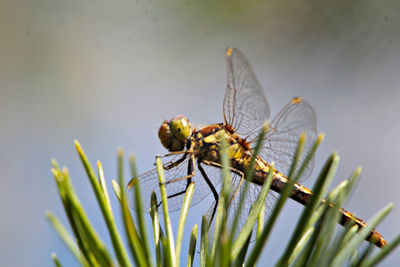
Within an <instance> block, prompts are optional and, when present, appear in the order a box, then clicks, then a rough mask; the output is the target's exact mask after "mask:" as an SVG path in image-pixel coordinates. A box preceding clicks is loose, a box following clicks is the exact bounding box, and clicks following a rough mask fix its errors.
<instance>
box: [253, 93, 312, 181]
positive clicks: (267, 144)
mask: <svg viewBox="0 0 400 267" xmlns="http://www.w3.org/2000/svg"><path fill="white" fill-rule="evenodd" d="M302 132H304V133H306V137H307V138H306V143H305V147H304V152H303V154H302V156H301V159H300V162H299V166H300V165H301V164H302V163H303V162H304V160H305V157H306V155H307V154H308V152H309V151H310V149H311V147H312V145H313V144H314V142H315V140H316V138H317V118H316V115H315V112H314V110H313V108H312V107H311V106H310V105H309V104H308V103H307V102H305V101H304V100H302V99H301V98H298V97H296V98H293V99H292V100H291V101H290V102H289V104H287V105H286V106H285V107H284V108H283V109H282V110H281V112H279V114H278V115H277V116H276V117H275V118H274V119H273V120H272V121H271V124H270V127H269V130H268V132H267V134H266V137H265V140H264V143H263V147H262V149H261V152H260V156H261V157H262V158H263V159H264V160H266V161H268V162H272V161H274V162H275V168H276V169H277V170H278V171H280V172H281V173H283V174H285V175H288V172H289V169H290V165H291V163H292V161H293V157H294V154H295V153H296V148H297V144H298V140H299V136H300V134H301V133H302ZM313 167H314V159H312V160H311V162H310V164H309V165H308V166H307V168H306V169H305V171H304V173H303V175H302V177H301V179H303V180H304V179H305V178H307V177H308V176H310V174H311V172H312V170H313Z"/></svg>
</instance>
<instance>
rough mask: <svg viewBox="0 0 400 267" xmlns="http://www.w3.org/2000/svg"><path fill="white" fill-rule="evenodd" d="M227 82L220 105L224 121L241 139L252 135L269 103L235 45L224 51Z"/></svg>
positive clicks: (257, 128) (267, 109) (258, 130)
mask: <svg viewBox="0 0 400 267" xmlns="http://www.w3.org/2000/svg"><path fill="white" fill-rule="evenodd" d="M226 59H227V67H228V84H227V88H226V91H225V98H224V104H223V112H224V120H225V124H228V125H230V126H232V127H233V129H234V130H235V131H236V132H237V133H239V134H240V135H241V136H242V137H243V138H248V139H253V138H254V137H256V136H257V135H258V134H259V132H260V129H261V127H262V125H263V123H264V121H265V120H267V118H268V116H269V105H268V102H267V99H266V98H265V95H264V92H263V90H262V88H261V86H260V84H259V82H258V81H257V78H256V76H255V75H254V73H253V70H252V69H251V67H250V64H249V62H248V61H247V59H246V58H245V56H244V55H243V54H242V52H240V51H239V50H238V49H236V48H231V47H228V48H227V50H226Z"/></svg>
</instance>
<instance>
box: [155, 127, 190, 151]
mask: <svg viewBox="0 0 400 267" xmlns="http://www.w3.org/2000/svg"><path fill="white" fill-rule="evenodd" d="M158 137H159V138H160V141H161V144H162V145H163V146H164V147H165V148H166V149H168V150H169V151H180V150H183V148H184V146H185V141H182V140H179V139H178V138H177V137H176V136H175V135H174V133H173V132H172V131H171V128H170V127H169V123H168V121H164V122H163V123H162V125H161V127H160V129H159V130H158Z"/></svg>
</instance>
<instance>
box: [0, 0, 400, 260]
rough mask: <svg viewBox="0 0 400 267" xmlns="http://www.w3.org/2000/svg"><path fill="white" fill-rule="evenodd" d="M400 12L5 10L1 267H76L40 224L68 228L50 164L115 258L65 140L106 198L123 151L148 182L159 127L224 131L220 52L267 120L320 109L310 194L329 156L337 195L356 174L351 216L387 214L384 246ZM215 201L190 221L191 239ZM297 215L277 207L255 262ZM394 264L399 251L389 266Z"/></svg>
mask: <svg viewBox="0 0 400 267" xmlns="http://www.w3.org/2000/svg"><path fill="white" fill-rule="evenodd" d="M399 12H400V3H399V2H398V1H389V0H384V1H369V0H367V1H365V0H364V1H344V0H339V1H211V0H208V1H156V0H153V1H117V2H116V1H76V0H75V1H58V0H56V1H54V0H37V1H24V0H21V1H12V0H5V1H1V3H0V125H1V126H0V127H1V128H0V211H1V219H0V265H1V266H52V265H53V264H52V261H51V258H50V254H51V252H56V253H57V255H58V256H59V258H60V260H61V262H62V263H63V264H64V266H76V265H77V263H76V261H75V260H74V258H73V257H72V255H71V254H70V253H69V251H68V250H67V248H66V246H65V245H64V244H63V243H62V242H61V240H60V239H59V238H58V236H57V235H56V234H55V232H54V231H53V229H52V228H51V227H50V225H49V224H48V223H47V221H46V220H45V218H44V215H43V214H44V211H45V210H52V211H53V212H55V213H56V214H57V216H59V217H60V218H61V219H62V220H63V221H64V222H65V223H66V222H67V220H66V217H65V215H64V213H63V208H62V206H61V203H60V199H59V196H58V195H57V190H56V186H55V182H54V180H53V177H52V175H51V173H50V159H51V158H53V157H55V158H57V160H58V161H59V163H60V164H62V165H66V166H68V168H69V170H70V172H71V175H72V178H73V183H74V185H75V187H76V190H77V193H78V195H79V196H80V198H81V200H82V202H83V204H84V206H85V209H86V211H87V212H88V213H89V216H90V219H91V221H92V222H93V224H94V225H95V226H96V227H97V229H98V231H99V233H100V234H101V235H102V236H103V237H104V239H105V241H106V242H107V243H108V244H109V245H110V240H109V237H108V235H107V233H106V230H105V224H104V221H103V219H102V217H101V214H100V211H99V208H98V207H97V204H96V202H95V198H94V197H93V194H92V189H91V187H90V186H89V182H88V180H87V178H86V176H85V174H84V170H83V167H82V166H81V164H80V161H79V158H78V156H77V154H76V152H75V150H74V146H73V140H74V139H78V140H79V141H80V142H81V144H82V146H83V148H84V149H85V151H86V153H87V155H88V156H89V158H90V160H91V162H92V163H93V164H94V163H95V162H96V160H100V161H101V162H102V163H103V164H104V168H105V174H106V178H107V181H108V185H109V190H111V179H115V178H116V150H117V147H118V146H121V147H123V148H124V149H125V151H126V152H134V153H135V154H136V156H137V161H138V162H137V163H138V168H139V171H140V172H144V171H146V170H148V169H150V168H152V166H153V163H154V156H155V155H157V154H163V153H165V152H166V151H165V150H164V149H163V147H162V146H161V144H160V143H159V140H158V137H157V129H158V127H159V125H160V123H161V122H162V120H163V119H170V118H171V117H172V116H174V115H176V114H185V115H187V116H188V118H189V119H190V120H191V121H192V123H195V124H205V123H213V122H222V119H223V117H222V101H223V96H224V90H225V86H226V85H225V84H226V67H225V55H224V49H225V47H226V46H227V45H232V46H235V47H238V48H240V49H241V50H242V51H243V52H244V53H245V55H246V56H247V58H248V59H249V61H250V62H251V65H252V67H253V69H254V71H255V73H256V75H257V77H258V79H259V81H260V83H261V85H262V86H263V88H264V91H265V94H266V95H267V98H268V100H269V103H270V105H271V114H272V116H274V114H277V113H278V112H279V110H280V109H281V108H282V107H283V106H284V105H285V104H286V103H287V102H288V101H289V100H290V99H291V97H293V96H302V97H303V98H304V99H306V100H308V102H310V103H311V105H312V106H313V107H314V109H315V111H316V113H317V117H318V127H319V131H322V132H324V133H325V134H326V138H325V141H324V142H323V144H322V146H321V149H320V150H319V151H318V154H317V161H316V164H315V172H314V174H313V175H312V176H311V178H310V179H308V180H307V181H306V183H305V185H308V186H310V185H312V183H313V181H314V180H315V176H316V174H317V171H318V170H319V169H320V168H321V167H322V164H323V163H324V161H325V160H326V158H327V157H328V156H329V154H330V153H331V152H332V151H335V150H336V151H338V153H339V155H340V156H341V164H340V167H339V170H338V173H337V178H336V180H335V182H334V184H335V185H336V184H338V183H339V182H341V181H342V180H343V179H345V178H347V177H348V176H349V175H350V174H351V172H352V171H353V170H354V169H355V168H356V167H357V166H359V165H362V166H363V175H362V178H361V179H360V181H359V183H358V186H357V188H356V190H355V191H354V193H353V194H352V197H351V199H350V201H349V202H348V203H347V204H346V208H347V209H348V210H350V211H352V212H354V213H355V214H356V215H358V216H360V217H361V218H364V219H368V218H370V217H371V216H372V215H373V214H374V213H375V212H376V211H378V210H379V209H380V208H382V207H383V206H384V205H386V204H388V203H389V202H394V204H395V208H394V210H393V211H392V212H391V213H390V214H389V216H388V217H387V218H386V220H385V221H384V222H383V223H382V224H381V225H379V227H378V230H379V232H381V233H382V234H383V236H384V237H385V238H387V239H388V240H391V239H392V238H393V237H394V236H395V235H396V234H398V233H399V232H400V228H399V225H400V215H399V214H400V213H399V210H400V209H399V205H400V194H399V193H398V192H399V186H400V180H399V177H398V176H399V173H400V164H399V162H398V161H399V158H400V157H399V156H400V154H399V153H400V152H399V151H400V141H399V140H398V139H397V138H399V134H400V119H399V117H398V115H399V114H400V107H399V105H400V89H399V84H400V75H399V69H400V27H399V25H400V16H399ZM112 199H113V205H114V210H115V211H117V212H118V205H117V202H116V200H115V198H114V197H112ZM210 201H211V200H210V199H208V200H205V201H203V202H202V203H200V204H198V205H196V206H195V207H193V208H192V209H191V210H190V213H189V214H190V215H189V220H188V221H187V224H186V225H187V228H186V230H187V231H186V232H187V233H186V235H185V237H184V238H185V240H189V234H188V232H190V229H191V228H192V226H193V225H194V224H196V223H197V224H200V223H201V214H202V213H204V210H206V209H207V208H208V206H209V205H210ZM301 211H302V206H300V205H299V204H297V203H294V202H292V201H290V203H288V204H287V205H286V207H285V209H284V212H283V213H282V215H281V216H280V218H279V221H278V223H279V225H278V227H277V228H275V229H274V231H273V235H272V236H271V239H270V240H269V243H268V244H267V247H266V250H265V252H264V254H263V258H262V261H264V262H266V263H267V265H268V263H271V264H272V263H274V262H275V261H276V259H277V257H278V256H279V254H280V252H281V251H282V249H283V248H284V246H285V243H286V241H287V239H288V238H289V236H290V234H291V233H292V231H293V228H294V226H295V223H296V221H297V219H298V217H299V214H300V212H301ZM117 214H119V213H117ZM178 216H179V213H174V214H173V220H174V221H173V222H176V221H177V220H178ZM338 227H339V226H338ZM121 232H122V228H121ZM185 248H186V246H185V245H184V248H183V249H185ZM182 254H183V255H185V254H186V252H185V251H182ZM196 257H197V258H195V261H197V264H198V260H199V258H198V254H197V255H196ZM399 261H400V253H399V250H397V251H395V253H393V254H391V255H390V256H389V257H388V258H387V259H386V260H385V261H384V262H383V264H382V266H394V265H396V262H397V263H398V262H399ZM185 262H186V258H185Z"/></svg>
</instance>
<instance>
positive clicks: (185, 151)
mask: <svg viewBox="0 0 400 267" xmlns="http://www.w3.org/2000/svg"><path fill="white" fill-rule="evenodd" d="M186 153H191V151H188V150H181V151H174V152H171V153H168V154H165V155H161V156H159V157H160V158H166V157H170V156H175V155H179V154H186Z"/></svg>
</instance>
